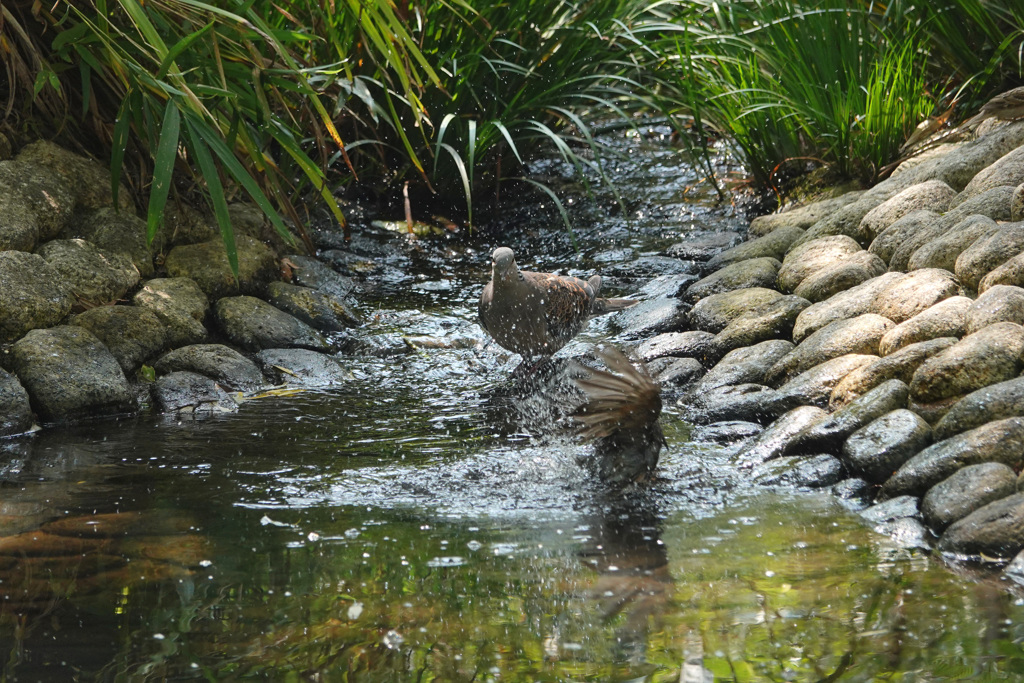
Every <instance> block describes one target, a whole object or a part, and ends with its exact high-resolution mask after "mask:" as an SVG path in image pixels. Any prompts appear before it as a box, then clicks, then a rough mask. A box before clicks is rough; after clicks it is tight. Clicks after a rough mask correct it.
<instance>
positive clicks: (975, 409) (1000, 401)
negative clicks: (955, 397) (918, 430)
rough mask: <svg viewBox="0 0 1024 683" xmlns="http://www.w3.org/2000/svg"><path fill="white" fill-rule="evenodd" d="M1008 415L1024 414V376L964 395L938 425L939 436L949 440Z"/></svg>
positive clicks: (936, 433) (937, 436) (936, 435)
mask: <svg viewBox="0 0 1024 683" xmlns="http://www.w3.org/2000/svg"><path fill="white" fill-rule="evenodd" d="M1007 417H1024V377H1017V378H1015V379H1010V380H1007V381H1005V382H998V383H996V384H990V385H988V386H985V387H982V388H981V389H978V390H977V391H972V392H971V393H969V394H967V396H964V397H963V399H961V400H960V401H958V402H957V404H956V405H954V406H953V407H952V408H950V410H949V412H948V413H946V415H945V416H944V417H943V418H942V419H941V420H939V422H938V424H936V425H935V438H937V439H948V438H949V437H951V436H955V435H957V434H960V433H962V432H966V431H968V430H970V429H974V428H976V427H980V426H982V425H983V424H985V423H986V422H991V421H992V420H1001V419H1003V418H1007Z"/></svg>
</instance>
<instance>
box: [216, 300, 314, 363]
mask: <svg viewBox="0 0 1024 683" xmlns="http://www.w3.org/2000/svg"><path fill="white" fill-rule="evenodd" d="M214 309H215V313H216V315H217V320H218V322H219V323H220V326H221V328H222V329H223V330H224V334H225V335H227V337H228V339H230V340H231V341H232V342H233V343H235V344H237V345H238V346H241V347H242V348H243V349H247V350H249V351H260V350H262V349H276V348H282V347H298V348H306V349H312V350H314V351H326V350H327V349H328V348H329V347H328V344H327V340H325V339H324V338H323V337H321V336H320V334H319V333H318V332H317V331H316V330H314V329H313V328H312V327H310V326H309V325H307V324H306V323H304V322H302V321H301V320H299V319H298V318H296V317H295V316H292V315H289V314H287V313H285V312H284V311H281V310H278V309H277V308H274V307H273V306H271V305H270V304H268V303H266V302H265V301H261V300H260V299H257V298H255V297H251V296H233V297H225V298H223V299H221V300H220V301H218V302H217V305H216V306H215V307H214Z"/></svg>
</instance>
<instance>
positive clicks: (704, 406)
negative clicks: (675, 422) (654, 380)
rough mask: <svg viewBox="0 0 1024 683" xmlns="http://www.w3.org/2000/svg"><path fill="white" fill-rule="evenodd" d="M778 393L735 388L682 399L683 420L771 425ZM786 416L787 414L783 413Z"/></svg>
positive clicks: (745, 386)
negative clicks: (773, 404)
mask: <svg viewBox="0 0 1024 683" xmlns="http://www.w3.org/2000/svg"><path fill="white" fill-rule="evenodd" d="M775 397H776V392H775V391H774V390H773V389H771V388H770V387H766V386H764V385H761V384H731V385H728V386H724V387H717V388H715V389H711V390H709V391H706V392H704V393H702V394H691V395H689V396H684V397H683V398H681V399H679V402H678V404H677V405H678V406H679V408H680V409H681V411H682V414H683V416H684V417H685V419H687V420H688V421H690V422H692V423H694V424H711V423H713V422H722V421H724V420H742V421H744V422H757V423H759V424H761V423H768V422H771V421H772V420H773V419H775V417H776V415H775V414H774V413H773V412H772V410H771V404H772V399H774V398H775ZM783 412H785V411H783Z"/></svg>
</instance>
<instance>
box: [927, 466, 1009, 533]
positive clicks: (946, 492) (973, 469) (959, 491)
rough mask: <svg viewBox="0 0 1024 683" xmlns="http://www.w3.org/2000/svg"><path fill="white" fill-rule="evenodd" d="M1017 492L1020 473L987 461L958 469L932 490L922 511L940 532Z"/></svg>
mask: <svg viewBox="0 0 1024 683" xmlns="http://www.w3.org/2000/svg"><path fill="white" fill-rule="evenodd" d="M1016 492H1017V475H1016V474H1014V472H1013V470H1012V469H1010V468H1009V467H1007V466H1006V465H1004V464H1002V463H998V462H985V463H981V464H980V465H970V466H968V467H964V468H962V469H959V470H957V471H956V472H954V473H953V474H952V475H950V476H949V477H948V478H946V479H944V480H943V481H940V482H939V483H938V484H936V485H935V486H933V487H931V489H929V490H928V493H926V494H925V495H924V499H922V501H921V513H922V515H923V516H924V519H925V521H926V522H927V523H928V526H929V527H931V528H932V530H934V531H935V532H936V533H942V531H943V530H944V529H945V528H946V527H948V526H949V525H950V524H952V523H953V522H956V521H957V520H960V519H963V518H964V517H966V516H967V515H969V514H971V513H972V512H974V511H975V510H977V509H978V508H981V507H984V506H985V505H988V504H989V503H991V502H993V501H996V500H999V499H1001V498H1006V497H1007V496H1009V495H1012V494H1014V493H1016Z"/></svg>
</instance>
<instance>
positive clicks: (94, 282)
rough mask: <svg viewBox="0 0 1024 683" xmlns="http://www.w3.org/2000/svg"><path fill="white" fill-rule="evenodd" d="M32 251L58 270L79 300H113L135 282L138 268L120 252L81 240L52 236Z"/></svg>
mask: <svg viewBox="0 0 1024 683" xmlns="http://www.w3.org/2000/svg"><path fill="white" fill-rule="evenodd" d="M36 253H37V254H39V255H40V256H42V257H43V258H44V259H45V260H46V262H47V263H49V264H50V266H51V267H52V268H53V269H54V270H56V271H57V272H58V273H60V275H61V278H62V279H63V280H64V282H66V283H67V285H68V287H69V288H70V289H71V293H72V294H73V295H74V296H75V297H77V298H78V299H79V301H81V302H84V303H87V304H93V305H98V304H105V303H109V302H111V301H116V300H118V299H120V298H122V297H124V295H125V294H127V293H128V290H130V289H132V288H133V287H135V285H137V284H139V271H138V269H137V268H136V267H135V264H133V263H132V261H131V259H130V258H128V257H127V256H125V255H124V254H120V253H116V252H109V251H106V250H103V249H100V248H99V247H97V246H95V245H94V244H92V243H90V242H86V241H85V240H79V239H74V240H52V241H50V242H47V243H46V244H44V245H42V246H41V247H39V249H37V250H36Z"/></svg>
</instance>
